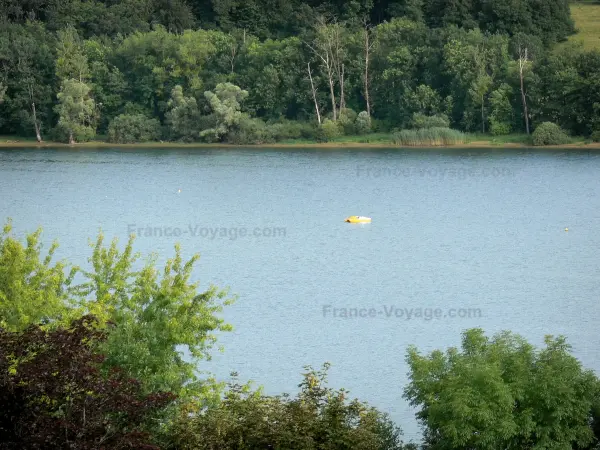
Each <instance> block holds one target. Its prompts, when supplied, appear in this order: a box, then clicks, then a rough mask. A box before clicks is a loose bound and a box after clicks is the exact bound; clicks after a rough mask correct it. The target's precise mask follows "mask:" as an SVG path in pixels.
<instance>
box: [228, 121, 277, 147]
mask: <svg viewBox="0 0 600 450" xmlns="http://www.w3.org/2000/svg"><path fill="white" fill-rule="evenodd" d="M274 141H275V140H274V139H273V135H272V134H271V130H270V129H269V127H268V126H267V124H266V123H265V122H264V121H262V120H260V119H251V118H250V117H248V116H246V115H244V116H242V118H241V119H240V121H239V123H238V125H237V127H236V128H235V129H234V130H232V131H230V132H229V133H228V135H227V142H229V143H231V144H236V145H258V144H269V143H272V142H274Z"/></svg>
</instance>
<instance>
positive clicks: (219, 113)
mask: <svg viewBox="0 0 600 450" xmlns="http://www.w3.org/2000/svg"><path fill="white" fill-rule="evenodd" d="M204 97H205V98H206V100H207V101H208V103H209V105H210V108H211V110H212V112H213V114H214V116H215V119H216V126H215V127H214V128H209V129H207V130H202V131H201V132H200V136H201V137H207V138H208V139H214V140H216V141H219V140H221V139H223V137H224V136H226V135H227V133H229V132H230V131H231V130H232V129H234V127H237V126H238V125H239V124H240V121H241V120H242V117H243V115H242V113H241V112H240V108H241V106H240V103H241V102H242V101H244V99H246V98H247V97H248V91H245V90H242V89H241V88H240V87H239V86H236V85H234V84H231V83H219V84H218V85H217V87H216V88H215V91H214V92H211V91H206V92H205V93H204Z"/></svg>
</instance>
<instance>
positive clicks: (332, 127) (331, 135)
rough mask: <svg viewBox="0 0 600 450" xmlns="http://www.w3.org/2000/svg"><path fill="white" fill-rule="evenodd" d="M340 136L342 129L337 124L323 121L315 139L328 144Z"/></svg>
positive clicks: (327, 120)
mask: <svg viewBox="0 0 600 450" xmlns="http://www.w3.org/2000/svg"><path fill="white" fill-rule="evenodd" d="M341 135H342V128H341V126H340V124H339V123H338V122H334V121H333V120H330V119H325V120H324V121H323V123H322V124H321V126H320V127H319V132H318V133H317V139H318V140H319V141H321V142H329V141H331V140H333V139H335V138H337V137H340V136H341Z"/></svg>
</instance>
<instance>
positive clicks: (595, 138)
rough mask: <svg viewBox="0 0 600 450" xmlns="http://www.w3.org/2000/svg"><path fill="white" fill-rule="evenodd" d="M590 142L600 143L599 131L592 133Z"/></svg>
mask: <svg viewBox="0 0 600 450" xmlns="http://www.w3.org/2000/svg"><path fill="white" fill-rule="evenodd" d="M592 141H594V142H600V130H596V131H594V132H593V133H592Z"/></svg>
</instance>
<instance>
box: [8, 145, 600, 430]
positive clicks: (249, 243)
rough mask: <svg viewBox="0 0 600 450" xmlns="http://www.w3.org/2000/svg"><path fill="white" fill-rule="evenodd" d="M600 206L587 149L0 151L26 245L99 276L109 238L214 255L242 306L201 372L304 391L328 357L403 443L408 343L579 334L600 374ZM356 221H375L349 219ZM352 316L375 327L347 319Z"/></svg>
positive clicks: (577, 349)
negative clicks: (54, 244)
mask: <svg viewBox="0 0 600 450" xmlns="http://www.w3.org/2000/svg"><path fill="white" fill-rule="evenodd" d="M599 194H600V155H597V154H588V153H586V152H576V151H553V152H535V151H508V150H464V151H439V150H418V151H415V150H410V151H402V150H357V149H351V150H326V151H321V150H312V149H310V150H277V149H265V150H255V149H252V150H249V149H240V150H231V149H218V150H217V149H215V150H204V149H202V150H190V149H185V150H177V149H169V150H157V149H147V150H111V149H98V150H94V149H85V150H79V149H78V150H62V149H61V150H58V149H54V150H53V149H43V150H38V149H3V150H0V195H1V197H0V219H1V220H2V221H4V220H5V219H6V218H7V217H12V219H13V224H14V227H15V230H16V232H17V233H18V234H19V235H21V236H23V235H24V234H25V233H26V232H28V231H33V230H34V229H35V228H37V227H38V226H42V227H43V228H44V239H45V241H46V242H50V241H51V240H52V239H54V238H57V239H58V240H59V243H60V244H61V247H60V252H59V254H60V255H59V256H60V257H65V258H68V259H70V260H71V261H72V262H74V263H78V264H86V260H87V257H88V256H89V255H90V249H89V247H88V239H90V238H94V237H95V236H96V233H97V232H98V230H99V229H100V228H102V230H103V231H104V232H105V234H106V235H107V237H113V236H116V237H119V238H120V239H121V241H122V242H123V241H125V240H126V238H127V236H128V234H129V232H131V231H134V232H138V231H137V230H138V229H140V228H144V229H146V228H148V227H151V228H153V229H155V230H153V232H152V235H150V236H146V234H147V233H148V232H147V231H145V230H144V231H143V232H142V235H140V236H138V238H137V240H136V248H137V250H139V251H141V252H143V253H150V252H153V251H156V252H158V253H159V255H160V260H161V261H164V259H165V258H166V257H168V256H171V255H172V254H173V245H174V243H175V242H176V241H178V242H181V245H182V248H183V250H184V253H185V255H186V256H190V255H191V254H192V253H195V252H199V253H200V254H201V260H200V262H199V264H198V265H197V267H196V272H195V275H196V278H197V279H198V280H199V281H200V284H201V287H203V288H206V287H207V286H208V285H209V284H210V283H215V284H217V285H220V286H229V287H230V289H231V292H233V293H235V294H238V296H239V299H238V301H237V303H236V304H235V305H234V306H231V307H229V308H228V309H227V310H226V312H225V317H226V319H227V320H228V321H229V322H230V323H232V324H233V325H234V327H235V331H234V332H233V333H230V334H228V335H226V336H223V337H222V339H221V343H222V344H223V345H224V347H225V352H224V353H223V354H218V355H216V356H215V358H214V359H213V361H211V362H209V363H206V364H203V366H202V367H201V368H202V369H203V370H211V371H213V372H214V373H216V374H217V375H218V376H219V377H221V378H226V377H227V375H228V374H229V372H230V371H237V372H239V374H240V377H241V378H242V379H254V380H256V381H257V382H258V383H260V384H263V385H264V386H265V388H266V390H267V392H269V393H280V392H295V391H296V389H297V384H298V383H299V381H300V379H301V376H300V374H301V372H302V370H303V366H304V365H306V364H312V365H313V366H320V365H321V364H322V363H323V362H325V361H329V362H331V363H332V369H331V371H330V381H331V384H333V385H334V386H336V387H346V388H348V389H349V390H350V391H351V395H354V396H357V397H359V398H361V399H363V400H366V401H368V402H370V403H371V404H373V405H375V406H377V407H379V408H381V409H382V410H384V411H387V412H389V413H390V414H391V416H392V418H393V419H394V420H395V421H396V422H398V423H399V424H400V425H401V426H402V427H403V428H404V430H405V436H406V437H407V438H408V439H416V438H418V436H419V429H418V426H417V424H416V423H415V421H414V418H413V417H414V410H412V409H411V408H410V407H409V406H408V405H407V403H406V402H405V401H404V400H403V399H402V390H403V387H404V386H405V384H406V382H407V367H406V364H405V362H404V356H405V350H406V347H407V346H408V345H410V344H415V345H417V346H418V347H419V348H420V349H422V350H423V351H430V350H433V349H436V348H445V347H447V346H449V345H457V344H459V343H460V333H461V331H462V330H464V329H466V328H469V327H483V328H484V329H485V330H486V331H488V332H490V333H493V332H497V331H500V330H503V329H510V330H512V331H515V332H518V333H520V334H522V335H524V336H525V337H527V338H528V339H529V340H531V341H532V342H534V343H535V344H538V345H539V344H541V343H542V342H543V337H544V335H545V334H555V335H556V334H565V335H566V336H567V337H568V339H569V341H570V342H571V343H572V345H573V348H574V353H575V354H576V355H577V357H579V358H580V359H581V361H582V362H583V363H584V365H585V366H587V367H589V368H592V369H595V370H598V369H600V355H599V353H598V350H597V349H599V348H600V334H598V333H597V326H596V324H597V321H598V315H599V312H600V302H599V293H600V283H599V282H598V280H599V279H600V277H599V267H600V265H599V264H598V263H599V250H600V233H599V232H598V230H599V225H600V197H599ZM355 214H356V215H365V216H370V217H372V218H373V222H372V223H371V224H368V225H353V224H348V223H344V221H343V219H344V218H345V217H346V216H348V215H355ZM566 227H568V230H569V231H568V232H566V231H565V228H566ZM156 228H160V229H162V230H164V232H166V234H176V235H178V236H165V235H164V234H163V236H160V235H159V234H158V231H159V230H156ZM244 233H245V235H244ZM344 308H347V309H350V308H357V309H358V310H360V309H363V310H362V314H363V315H367V317H352V318H343V317H334V312H335V314H336V316H340V315H342V314H343V312H344V311H343V309H344ZM419 308H423V315H424V316H425V315H428V310H426V309H425V308H431V309H435V308H439V312H438V313H437V314H439V315H440V317H439V318H434V319H431V320H428V319H427V318H426V317H416V316H417V315H418V309H419ZM334 309H335V311H334ZM369 309H373V312H371V315H372V316H374V317H369V312H368V310H369ZM411 310H412V312H411ZM478 310H479V312H480V313H481V317H478ZM411 314H412V315H411ZM408 315H411V316H410V318H407V316H408ZM449 315H459V316H467V317H449ZM469 315H470V316H471V317H468V316H469Z"/></svg>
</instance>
